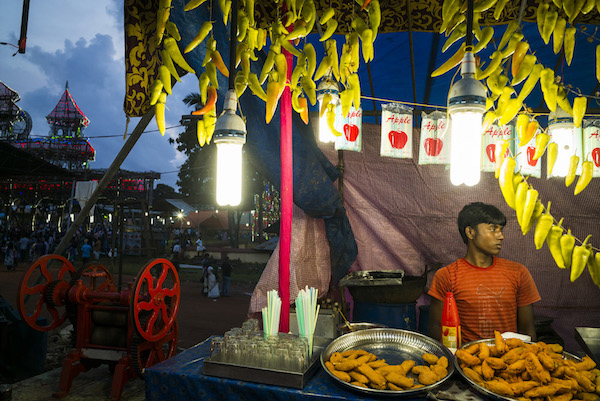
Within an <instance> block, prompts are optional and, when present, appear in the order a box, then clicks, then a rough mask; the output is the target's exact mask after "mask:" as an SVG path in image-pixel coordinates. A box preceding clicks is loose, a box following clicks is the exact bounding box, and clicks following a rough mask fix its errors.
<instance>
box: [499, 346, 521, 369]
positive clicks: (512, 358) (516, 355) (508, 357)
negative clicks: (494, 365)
mask: <svg viewBox="0 0 600 401" xmlns="http://www.w3.org/2000/svg"><path fill="white" fill-rule="evenodd" d="M524 351H525V348H523V347H517V348H513V349H511V350H510V351H508V352H507V353H506V354H504V355H502V359H504V362H506V363H507V364H509V365H510V364H512V363H515V362H516V361H518V360H519V359H521V355H523V352H524Z"/></svg>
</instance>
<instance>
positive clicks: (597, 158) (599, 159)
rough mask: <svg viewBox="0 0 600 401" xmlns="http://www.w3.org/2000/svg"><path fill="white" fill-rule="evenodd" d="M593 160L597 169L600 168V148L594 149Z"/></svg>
mask: <svg viewBox="0 0 600 401" xmlns="http://www.w3.org/2000/svg"><path fill="white" fill-rule="evenodd" d="M592 159H594V164H595V165H596V167H600V148H594V149H592Z"/></svg>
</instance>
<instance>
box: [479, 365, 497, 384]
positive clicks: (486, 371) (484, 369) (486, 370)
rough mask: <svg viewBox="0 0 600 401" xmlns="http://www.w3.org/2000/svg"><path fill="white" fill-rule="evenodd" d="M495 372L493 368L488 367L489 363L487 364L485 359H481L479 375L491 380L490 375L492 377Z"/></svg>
mask: <svg viewBox="0 0 600 401" xmlns="http://www.w3.org/2000/svg"><path fill="white" fill-rule="evenodd" d="M495 374H496V372H495V371H494V369H492V368H490V365H488V363H487V361H483V362H482V363H481V375H482V376H483V378H484V379H485V380H492V377H494V375H495Z"/></svg>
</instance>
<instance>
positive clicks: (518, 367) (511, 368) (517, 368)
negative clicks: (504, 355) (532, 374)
mask: <svg viewBox="0 0 600 401" xmlns="http://www.w3.org/2000/svg"><path fill="white" fill-rule="evenodd" d="M525 370H526V368H525V360H524V359H520V360H518V361H516V362H514V363H511V364H510V365H508V366H507V367H506V373H508V374H510V375H517V374H520V373H523V372H524V371H525Z"/></svg>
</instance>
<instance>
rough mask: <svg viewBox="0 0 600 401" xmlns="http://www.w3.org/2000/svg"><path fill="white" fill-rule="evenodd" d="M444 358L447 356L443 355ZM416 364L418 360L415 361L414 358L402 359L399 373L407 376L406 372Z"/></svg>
mask: <svg viewBox="0 0 600 401" xmlns="http://www.w3.org/2000/svg"><path fill="white" fill-rule="evenodd" d="M443 358H445V357H443ZM446 361H447V359H446ZM415 364H416V362H415V361H413V360H412V359H406V360H404V361H402V363H401V364H400V369H399V370H398V373H400V374H403V375H404V376H406V374H407V373H408V372H410V371H411V370H412V368H413V367H414V366H415Z"/></svg>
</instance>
